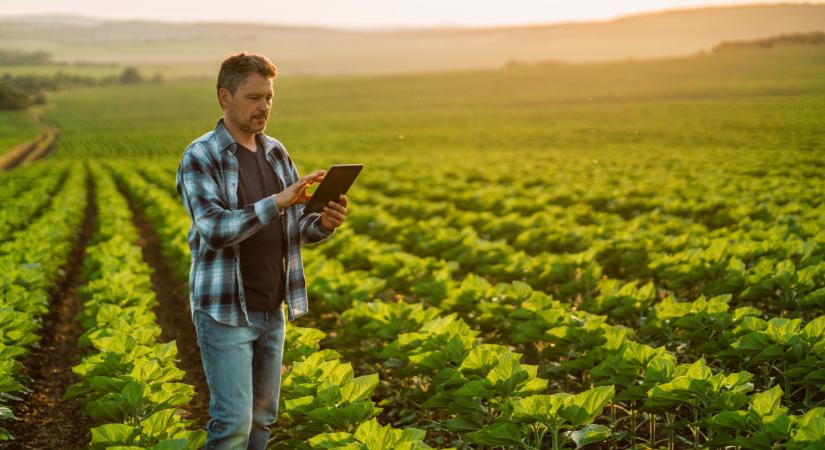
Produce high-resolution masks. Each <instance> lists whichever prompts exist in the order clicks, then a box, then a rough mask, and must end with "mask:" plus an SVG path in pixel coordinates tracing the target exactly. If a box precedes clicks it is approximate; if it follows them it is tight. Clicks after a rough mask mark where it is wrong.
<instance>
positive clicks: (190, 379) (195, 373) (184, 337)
mask: <svg viewBox="0 0 825 450" xmlns="http://www.w3.org/2000/svg"><path fill="white" fill-rule="evenodd" d="M127 199H128V196H127ZM129 207H130V208H131V209H132V220H133V222H134V224H135V227H136V228H137V230H138V233H139V234H140V241H139V242H138V244H139V245H140V247H141V249H142V250H143V260H144V261H145V262H146V264H148V265H149V266H150V267H152V269H153V273H152V285H153V288H154V290H155V295H156V296H157V299H158V303H159V305H158V306H157V307H156V308H155V310H154V311H155V315H157V322H158V324H159V325H160V327H161V330H162V335H161V337H162V339H163V341H164V342H167V341H170V340H173V339H174V340H175V341H176V343H177V346H178V368H179V369H181V370H183V371H184V372H185V373H186V375H185V376H184V378H183V381H184V382H185V383H188V384H191V385H192V386H194V387H195V393H196V394H195V398H193V399H192V401H191V402H190V403H189V411H187V412H186V413H184V417H186V418H187V419H195V420H197V421H198V424H199V425H200V426H201V427H204V429H205V427H206V422H207V421H208V420H209V385H208V384H207V383H206V377H205V376H204V374H203V364H202V363H201V353H200V349H199V348H198V343H197V341H196V339H195V326H194V325H193V324H192V319H191V316H190V314H189V298H188V290H189V289H188V287H187V284H186V282H185V281H181V280H178V279H177V278H176V277H175V275H174V273H173V272H172V269H171V268H170V267H169V265H168V264H167V263H166V260H165V259H164V258H163V254H162V253H161V248H160V239H159V238H158V235H157V233H155V229H154V228H153V227H152V224H151V223H150V222H149V221H148V220H147V219H146V217H145V216H144V215H143V213H142V212H141V211H140V210H139V209H138V208H136V207H135V205H134V203H132V202H131V199H129Z"/></svg>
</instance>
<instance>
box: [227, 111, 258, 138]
mask: <svg viewBox="0 0 825 450" xmlns="http://www.w3.org/2000/svg"><path fill="white" fill-rule="evenodd" d="M228 112H229V118H230V119H231V120H232V122H234V123H235V126H236V127H238V128H239V129H240V130H241V131H243V132H244V133H250V134H254V133H257V132H259V131H263V130H264V129H266V122H267V114H261V113H255V114H253V115H252V116H251V117H250V118H249V119H244V118H242V117H239V116H238V115H237V114H236V113H235V112H233V111H232V110H230V111H228ZM257 119H263V120H257Z"/></svg>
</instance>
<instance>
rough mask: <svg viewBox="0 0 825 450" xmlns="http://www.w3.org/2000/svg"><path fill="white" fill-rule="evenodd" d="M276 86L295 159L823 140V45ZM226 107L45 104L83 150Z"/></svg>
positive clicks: (130, 146) (180, 85) (141, 92)
mask: <svg viewBox="0 0 825 450" xmlns="http://www.w3.org/2000/svg"><path fill="white" fill-rule="evenodd" d="M275 85H276V91H277V92H276V96H275V100H274V105H273V108H272V109H273V111H272V115H271V118H270V122H269V127H268V129H267V132H268V133H269V134H270V135H272V136H275V137H277V138H278V139H280V140H281V141H282V142H284V144H285V145H286V146H287V148H288V149H290V150H291V151H292V152H293V154H294V155H295V156H297V157H299V158H300V157H301V156H303V155H318V154H323V155H325V156H328V157H329V158H330V159H331V160H332V159H336V158H343V157H345V156H350V155H352V156H354V155H355V154H358V155H359V157H368V156H360V155H374V154H377V153H385V152H394V153H400V154H403V155H405V156H406V157H409V158H418V157H421V158H423V159H428V158H430V156H431V154H432V152H437V153H438V154H440V155H452V156H455V157H456V158H457V160H461V159H462V158H464V157H465V156H466V155H467V154H468V153H470V154H477V153H478V152H485V153H495V154H503V153H511V152H515V154H521V153H523V152H528V154H531V155H532V154H536V152H540V153H541V152H555V151H563V152H568V151H601V150H609V151H613V150H639V149H657V150H665V151H668V152H675V151H686V150H690V151H704V150H714V149H722V148H724V149H734V150H768V151H781V152H785V151H791V150H805V151H817V150H822V149H823V147H824V146H825V142H824V141H823V136H822V133H821V132H819V131H818V130H820V129H821V123H822V122H821V117H822V116H823V111H825V49H822V48H816V47H810V48H783V49H774V50H769V51H753V52H738V53H727V54H723V55H707V56H702V57H693V58H676V59H670V60H660V61H637V62H632V61H631V62H616V63H606V64H588V65H556V64H548V65H541V66H536V67H528V68H517V69H509V70H497V71H468V72H450V73H439V74H427V75H405V76H375V77H367V76H341V77H329V78H320V77H319V78H315V77H284V78H282V79H277V80H276V82H275ZM220 114H221V111H220V109H219V107H218V104H217V101H216V99H215V94H214V84H213V82H211V81H210V82H186V81H177V82H170V83H167V84H164V85H161V86H129V87H120V86H118V87H109V88H101V89H78V90H74V91H69V92H62V93H59V94H57V95H55V96H54V102H53V105H52V107H51V108H50V109H49V112H48V115H49V118H50V119H52V120H55V121H57V122H58V123H59V124H60V125H61V127H62V128H63V131H64V133H65V134H64V137H63V139H62V142H61V146H60V150H59V152H58V154H60V155H64V156H81V157H86V156H105V155H111V156H118V157H122V156H127V155H136V156H145V155H148V154H152V155H155V156H160V155H168V156H171V157H175V156H178V155H179V154H180V153H181V152H182V150H183V148H184V147H185V146H186V145H187V144H188V143H189V142H190V141H191V140H193V139H194V138H195V137H197V136H199V135H200V134H202V133H204V132H206V131H208V130H209V129H211V128H212V127H213V124H214V121H215V120H216V119H217V118H218V117H219V116H220ZM91 144H94V145H91Z"/></svg>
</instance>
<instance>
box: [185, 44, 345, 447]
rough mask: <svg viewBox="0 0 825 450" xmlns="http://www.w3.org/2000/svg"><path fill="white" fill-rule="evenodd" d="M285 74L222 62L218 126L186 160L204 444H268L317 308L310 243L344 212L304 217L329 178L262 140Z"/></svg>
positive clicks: (337, 205)
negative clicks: (290, 363)
mask: <svg viewBox="0 0 825 450" xmlns="http://www.w3.org/2000/svg"><path fill="white" fill-rule="evenodd" d="M276 75H277V69H276V67H275V66H274V65H273V64H272V62H271V61H270V60H269V59H267V58H266V57H265V56H262V55H257V54H251V53H244V52H242V53H239V54H236V55H232V56H230V57H228V58H227V59H226V60H225V61H224V62H223V64H221V68H220V72H219V74H218V85H217V90H218V92H217V93H218V101H219V102H220V105H221V107H222V108H223V117H221V118H220V119H219V120H218V122H217V124H216V126H215V129H214V130H213V131H210V132H208V133H206V134H204V135H203V136H201V137H199V138H198V139H196V140H194V141H193V142H192V143H191V144H189V146H188V147H187V148H186V150H185V151H184V152H183V156H182V157H181V160H180V166H179V167H178V173H177V190H178V194H179V195H180V196H181V200H182V201H183V204H184V206H185V207H186V210H187V212H188V213H189V216H190V217H191V218H192V226H191V228H190V229H189V235H188V241H189V249H190V251H191V252H192V267H191V271H190V274H189V295H190V307H191V311H192V320H193V322H194V323H195V330H196V334H197V340H198V346H199V347H200V350H201V357H202V361H203V367H204V372H205V374H206V380H207V382H208V384H209V391H210V393H211V397H210V402H209V410H210V413H211V415H212V418H211V419H210V420H209V423H208V425H207V432H208V438H207V442H206V448H207V449H210V448H221V449H264V448H265V447H266V443H267V439H268V438H269V433H270V429H269V426H270V425H271V424H272V423H273V422H274V421H275V418H276V415H277V411H278V398H279V394H280V388H281V358H282V355H283V343H284V327H285V321H284V313H283V308H282V303H283V300H284V299H285V300H286V307H287V311H288V314H289V315H288V319H289V320H290V321H293V320H295V319H296V318H298V317H300V316H302V315H304V314H306V313H307V312H308V305H307V293H306V287H305V280H304V273H303V265H302V261H301V249H300V245H301V244H306V243H312V242H320V241H323V240H325V239H327V238H329V236H330V235H332V233H333V232H334V231H335V229H336V228H337V227H338V226H340V225H341V224H342V223H343V222H344V220H345V218H346V216H347V198H346V196H343V195H342V196H341V197H340V199H339V202H329V205H328V206H326V207H325V208H324V211H323V212H322V213H312V214H309V215H307V216H306V217H304V218H302V219H300V220H299V217H301V215H302V212H303V208H304V204H305V203H306V202H307V200H309V198H310V197H311V195H309V194H308V193H307V187H309V186H310V185H311V184H313V183H315V182H319V181H321V180H322V179H323V177H324V174H325V171H323V170H319V171H316V172H313V173H311V174H309V175H307V176H305V177H303V178H299V177H298V172H297V170H296V169H295V165H294V164H293V162H292V159H291V158H290V157H289V154H287V152H286V149H285V148H284V146H283V144H281V143H280V142H279V141H278V140H276V139H274V138H271V137H269V136H267V135H266V134H264V133H263V130H264V129H265V128H266V124H267V119H268V117H269V111H270V108H271V107H272V96H273V93H274V91H273V89H272V79H273V78H275V76H276Z"/></svg>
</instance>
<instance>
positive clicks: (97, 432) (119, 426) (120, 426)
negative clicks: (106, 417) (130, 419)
mask: <svg viewBox="0 0 825 450" xmlns="http://www.w3.org/2000/svg"><path fill="white" fill-rule="evenodd" d="M138 435H140V427H136V426H132V425H126V424H124V423H108V424H106V425H101V426H99V427H95V428H92V441H91V446H92V447H95V446H96V445H97V447H98V448H103V447H105V446H110V445H129V444H134V443H135V442H134V439H135V438H136V437H137V436H138ZM101 444H102V446H101Z"/></svg>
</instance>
